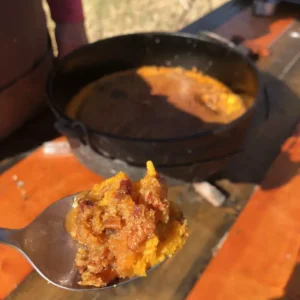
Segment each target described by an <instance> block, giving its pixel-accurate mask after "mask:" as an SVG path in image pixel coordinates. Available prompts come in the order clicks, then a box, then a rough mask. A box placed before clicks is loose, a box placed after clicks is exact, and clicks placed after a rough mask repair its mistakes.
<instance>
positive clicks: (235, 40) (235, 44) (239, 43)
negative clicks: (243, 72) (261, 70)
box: [199, 30, 257, 60]
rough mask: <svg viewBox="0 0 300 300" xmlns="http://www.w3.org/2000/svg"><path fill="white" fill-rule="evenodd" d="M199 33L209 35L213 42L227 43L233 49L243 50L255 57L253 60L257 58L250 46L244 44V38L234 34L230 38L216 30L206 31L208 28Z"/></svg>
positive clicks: (244, 52) (249, 55) (251, 57)
mask: <svg viewBox="0 0 300 300" xmlns="http://www.w3.org/2000/svg"><path fill="white" fill-rule="evenodd" d="M199 34H201V35H204V36H206V37H208V38H209V39H210V40H211V41H212V42H215V43H219V44H222V45H225V46H227V47H229V48H232V49H236V50H238V51H239V52H241V53H242V54H243V55H245V56H247V57H249V58H250V59H253V60H256V59H257V55H256V54H254V53H253V52H252V51H251V50H250V49H249V48H247V47H245V46H244V45H243V41H244V39H243V38H240V37H237V36H234V37H232V39H231V40H229V39H226V38H224V37H222V36H221V35H219V34H217V33H215V32H212V31H206V30H202V31H200V32H199Z"/></svg>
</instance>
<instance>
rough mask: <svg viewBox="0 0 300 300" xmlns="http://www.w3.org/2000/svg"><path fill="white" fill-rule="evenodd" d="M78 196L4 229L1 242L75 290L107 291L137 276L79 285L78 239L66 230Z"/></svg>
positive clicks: (50, 278) (49, 277) (47, 275)
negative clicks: (19, 226) (23, 223)
mask: <svg viewBox="0 0 300 300" xmlns="http://www.w3.org/2000/svg"><path fill="white" fill-rule="evenodd" d="M76 196H77V194H74V195H70V196H67V197H65V198H62V199H61V200H58V201H56V202H55V203H53V204H52V205H50V206H49V207H48V208H46V209H45V210H44V211H43V212H42V213H41V214H40V215H39V216H38V217H37V218H36V219H35V220H34V221H33V222H32V223H30V224H29V225H28V226H26V227H24V228H22V229H5V228H0V244H1V243H2V244H7V245H9V246H12V247H14V248H16V249H17V250H18V251H19V252H21V253H22V254H23V255H24V256H25V258H26V259H27V260H28V261H29V262H30V263H31V265H32V266H33V267H34V269H35V270H36V271H37V272H38V273H39V274H40V275H41V276H42V277H44V278H45V279H46V280H47V281H48V282H50V283H52V284H54V285H56V286H58V287H60V288H64V289H68V290H73V291H92V290H103V289H108V288H112V287H116V286H118V285H121V284H125V283H128V282H130V281H132V280H134V279H137V278H138V277H134V278H124V279H118V280H115V281H113V282H112V283H110V284H109V285H107V286H106V287H101V288H99V287H88V286H81V285H79V284H78V281H79V280H80V274H79V272H78V270H77V268H76V266H75V255H76V253H77V249H78V247H77V242H76V241H75V240H73V238H72V237H71V235H70V234H69V233H68V232H67V231H66V229H65V218H66V216H67V214H68V212H69V211H70V209H71V208H72V204H73V201H74V198H75V197H76ZM155 267H156V266H154V267H152V268H151V269H149V270H148V272H149V271H150V270H152V269H154V268H155Z"/></svg>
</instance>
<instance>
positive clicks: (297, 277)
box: [270, 263, 300, 300]
mask: <svg viewBox="0 0 300 300" xmlns="http://www.w3.org/2000/svg"><path fill="white" fill-rule="evenodd" d="M299 282H300V264H299V263H298V264H297V265H296V266H295V267H294V270H293V272H292V274H291V276H290V278H289V280H288V282H287V284H286V286H285V289H284V294H283V296H282V297H280V298H272V299H270V300H299V299H300V287H299Z"/></svg>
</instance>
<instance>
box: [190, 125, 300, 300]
mask: <svg viewBox="0 0 300 300" xmlns="http://www.w3.org/2000/svg"><path fill="white" fill-rule="evenodd" d="M299 167H300V125H299V126H298V128H297V130H296V132H295V134H294V135H293V136H292V137H290V138H289V139H288V140H287V141H286V142H285V143H284V145H283V147H282V150H281V153H280V155H279V156H278V158H277V159H276V161H275V162H274V164H273V165H272V167H271V168H270V170H269V172H268V174H267V176H266V177H265V179H264V181H263V183H262V185H261V187H260V188H259V189H258V190H257V191H256V192H255V193H254V194H253V196H252V197H251V198H250V200H249V202H248V204H247V206H246V208H245V209H244V211H243V212H242V213H241V215H240V217H239V218H238V220H237V221H236V223H235V224H234V226H233V227H232V229H231V230H230V233H229V236H228V238H227V240H226V242H225V244H224V245H223V247H222V249H221V250H219V252H218V254H217V256H216V257H215V258H214V259H213V260H212V261H211V262H210V264H209V265H208V267H207V269H206V271H205V272H204V273H203V274H202V276H201V278H200V280H199V281H198V283H197V284H196V285H195V287H194V289H193V290H192V292H191V293H190V295H189V296H188V298H187V299H188V300H196V299H197V300H199V299H206V300H219V299H220V300H221V299H222V300H247V299H249V300H250V299H251V300H263V299H275V298H276V297H281V296H283V295H284V294H285V293H286V292H288V293H293V295H295V294H296V293H299V288H298V289H295V279H294V277H295V275H293V276H292V277H291V279H290V282H293V283H294V285H292V283H290V284H288V285H287V282H288V281H289V278H290V276H291V274H292V272H293V268H294V267H295V265H297V263H298V262H299V251H300V218H299V216H300V204H299V199H300V189H299V185H300V176H299ZM296 269H297V270H298V269H299V267H298V266H297V267H296ZM296 273H297V275H298V277H297V278H299V270H298V271H297V272H296ZM286 285H287V289H286V288H285V286H286ZM291 286H293V288H292V287H291ZM291 295H292V294H289V296H291ZM298 295H299V294H298ZM289 299H298V298H289Z"/></svg>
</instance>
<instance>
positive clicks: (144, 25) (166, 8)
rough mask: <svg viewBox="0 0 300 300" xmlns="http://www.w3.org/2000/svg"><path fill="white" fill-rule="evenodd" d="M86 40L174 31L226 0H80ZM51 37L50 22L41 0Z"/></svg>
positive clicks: (46, 7)
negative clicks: (128, 34)
mask: <svg viewBox="0 0 300 300" xmlns="http://www.w3.org/2000/svg"><path fill="white" fill-rule="evenodd" d="M82 2H83V6H84V12H85V17H86V29H87V35H88V38H89V41H90V42H94V41H96V40H99V39H103V38H106V37H111V36H114V35H119V34H125V33H132V32H144V31H176V30H179V29H181V28H182V27H184V26H185V25H187V24H189V23H191V22H193V21H195V20H197V19H199V18H200V17H202V16H203V15H205V14H207V13H209V12H210V11H211V10H213V9H216V8H217V7H219V6H220V5H222V4H224V3H225V2H228V0H163V1H162V0H83V1H82ZM43 4H44V8H45V10H46V15H47V19H48V27H49V28H50V32H51V37H52V41H53V45H54V48H55V49H56V47H55V42H54V39H53V29H54V24H53V22H52V20H51V18H50V14H49V8H48V5H47V3H46V1H45V0H43Z"/></svg>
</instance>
